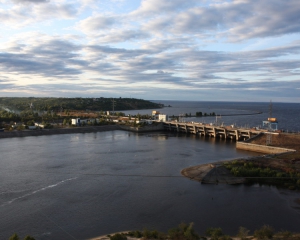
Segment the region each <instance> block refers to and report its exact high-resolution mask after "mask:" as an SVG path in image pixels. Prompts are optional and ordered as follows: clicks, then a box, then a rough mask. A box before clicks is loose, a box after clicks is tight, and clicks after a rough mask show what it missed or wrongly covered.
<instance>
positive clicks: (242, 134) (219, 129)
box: [163, 122, 263, 141]
mask: <svg viewBox="0 0 300 240" xmlns="http://www.w3.org/2000/svg"><path fill="white" fill-rule="evenodd" d="M163 126H164V129H165V130H167V131H175V132H183V133H192V134H196V135H200V136H201V135H203V136H210V137H215V138H224V139H234V140H236V141H238V140H247V139H249V138H251V137H253V136H255V135H258V134H260V133H261V132H262V131H263V130H256V129H249V128H235V127H232V126H215V125H210V124H203V123H183V122H163Z"/></svg>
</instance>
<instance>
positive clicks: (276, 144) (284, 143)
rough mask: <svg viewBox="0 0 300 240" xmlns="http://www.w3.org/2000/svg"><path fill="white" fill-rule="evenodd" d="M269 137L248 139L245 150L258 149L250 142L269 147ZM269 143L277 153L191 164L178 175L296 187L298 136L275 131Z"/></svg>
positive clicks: (299, 164) (208, 180)
mask: <svg viewBox="0 0 300 240" xmlns="http://www.w3.org/2000/svg"><path fill="white" fill-rule="evenodd" d="M267 140H268V141H267ZM269 140H270V138H268V135H267V134H262V135H261V136H259V137H256V138H254V139H253V140H251V141H249V142H248V144H250V145H251V147H249V148H248V150H249V151H253V150H254V149H259V148H253V145H256V146H265V147H270V145H267V143H268V144H270V141H269ZM271 143H272V145H271V146H272V148H274V149H278V151H275V152H276V154H273V153H272V154H268V155H261V156H256V157H251V158H243V159H234V160H231V161H220V162H216V163H210V164H204V165H198V166H193V167H189V168H185V169H183V170H182V171H181V174H182V175H183V176H185V177H187V178H189V179H191V180H195V181H198V182H201V183H213V184H218V183H226V184H240V183H246V182H266V183H268V184H274V185H280V186H283V187H287V188H289V189H291V190H293V189H299V187H300V186H298V185H299V181H298V179H299V175H300V153H299V151H300V135H299V134H298V135H297V134H276V135H274V136H272V142H271ZM237 144H238V143H237ZM245 144H247V143H245ZM287 150H290V151H287ZM259 151H260V150H259Z"/></svg>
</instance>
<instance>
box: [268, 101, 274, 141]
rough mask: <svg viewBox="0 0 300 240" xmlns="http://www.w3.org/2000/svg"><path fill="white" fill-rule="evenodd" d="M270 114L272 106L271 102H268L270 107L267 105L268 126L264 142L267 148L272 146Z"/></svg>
mask: <svg viewBox="0 0 300 240" xmlns="http://www.w3.org/2000/svg"><path fill="white" fill-rule="evenodd" d="M272 112H273V104H272V100H271V101H270V105H269V118H268V121H269V124H268V134H267V140H266V145H267V146H269V145H271V144H272V133H271V132H272V130H273V129H272V123H271V120H272Z"/></svg>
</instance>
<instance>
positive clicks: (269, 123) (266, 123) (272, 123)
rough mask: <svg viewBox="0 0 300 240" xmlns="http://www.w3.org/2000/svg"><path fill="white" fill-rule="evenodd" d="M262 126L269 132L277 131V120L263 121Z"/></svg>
mask: <svg viewBox="0 0 300 240" xmlns="http://www.w3.org/2000/svg"><path fill="white" fill-rule="evenodd" d="M263 126H267V127H268V129H269V130H271V131H272V130H277V129H278V121H277V118H268V120H267V121H263Z"/></svg>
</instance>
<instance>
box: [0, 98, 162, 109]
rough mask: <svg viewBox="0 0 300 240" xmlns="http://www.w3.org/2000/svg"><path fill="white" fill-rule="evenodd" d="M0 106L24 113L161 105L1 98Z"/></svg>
mask: <svg viewBox="0 0 300 240" xmlns="http://www.w3.org/2000/svg"><path fill="white" fill-rule="evenodd" d="M0 106H2V107H5V108H8V109H11V110H16V111H24V110H29V109H30V108H31V109H33V110H35V111H55V112H59V111H65V110H69V111H70V110H76V111H81V110H84V111H86V110H90V111H112V110H113V109H114V110H115V111H122V110H132V109H151V108H160V107H162V105H161V104H157V103H153V102H150V101H147V100H142V99H135V98H121V97H120V98H114V99H113V98H103V97H100V98H52V97H51V98H35V97H28V98H26V97H20V98H17V97H13V98H9V97H2V98H0Z"/></svg>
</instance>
